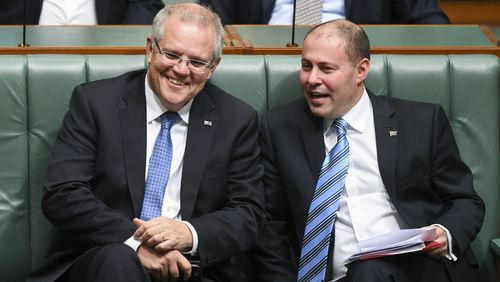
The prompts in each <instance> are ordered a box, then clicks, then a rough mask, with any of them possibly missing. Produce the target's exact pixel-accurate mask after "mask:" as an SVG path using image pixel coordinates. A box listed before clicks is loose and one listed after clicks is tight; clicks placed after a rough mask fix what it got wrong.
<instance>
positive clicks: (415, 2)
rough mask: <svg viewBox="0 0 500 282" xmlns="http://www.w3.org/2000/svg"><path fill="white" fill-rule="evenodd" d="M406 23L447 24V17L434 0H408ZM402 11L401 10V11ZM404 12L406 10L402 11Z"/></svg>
mask: <svg viewBox="0 0 500 282" xmlns="http://www.w3.org/2000/svg"><path fill="white" fill-rule="evenodd" d="M407 2H408V4H407V5H408V8H409V10H408V16H404V15H402V16H401V17H403V18H404V17H407V18H408V20H407V23H412V24H449V23H450V21H449V19H448V17H447V16H446V15H445V14H444V13H443V11H442V10H441V9H440V8H439V6H438V3H437V2H436V0H409V1H407ZM397 11H399V10H397ZM402 12H403V11H402ZM404 13H406V12H404Z"/></svg>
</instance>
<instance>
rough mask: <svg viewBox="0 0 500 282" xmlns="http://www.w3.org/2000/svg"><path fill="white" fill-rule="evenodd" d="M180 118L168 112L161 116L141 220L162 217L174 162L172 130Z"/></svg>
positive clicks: (150, 163) (149, 168)
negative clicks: (171, 165)
mask: <svg viewBox="0 0 500 282" xmlns="http://www.w3.org/2000/svg"><path fill="white" fill-rule="evenodd" d="M179 118H180V116H179V115H178V114H177V113H175V112H166V113H164V114H163V115H162V116H161V130H160V133H159V134H158V137H156V141H155V145H154V147H153V152H152V153H151V157H150V158H149V167H148V176H147V177H146V191H145V192H144V200H143V202H142V211H141V219H142V220H150V219H151V218H155V217H158V216H160V215H161V209H162V205H163V196H164V195H165V188H166V186H167V182H168V176H169V174H170V163H171V162H172V139H171V138H170V129H171V128H172V126H173V125H174V124H176V123H177V121H178V120H179Z"/></svg>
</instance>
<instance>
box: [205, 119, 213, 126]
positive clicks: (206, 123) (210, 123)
mask: <svg viewBox="0 0 500 282" xmlns="http://www.w3.org/2000/svg"><path fill="white" fill-rule="evenodd" d="M203 125H204V126H212V122H211V121H209V120H204V121H203Z"/></svg>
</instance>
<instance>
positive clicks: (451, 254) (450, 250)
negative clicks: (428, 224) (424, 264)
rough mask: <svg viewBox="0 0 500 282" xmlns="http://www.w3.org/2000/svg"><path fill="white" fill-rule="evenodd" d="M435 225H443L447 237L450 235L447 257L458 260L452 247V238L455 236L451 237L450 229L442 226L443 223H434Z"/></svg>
mask: <svg viewBox="0 0 500 282" xmlns="http://www.w3.org/2000/svg"><path fill="white" fill-rule="evenodd" d="M433 225H434V226H438V227H441V228H442V229H443V230H444V232H446V237H448V253H447V254H446V256H445V257H446V258H447V259H448V260H450V261H457V256H456V255H455V254H454V253H453V249H452V242H451V240H452V239H453V238H452V237H451V233H450V231H448V229H447V228H446V227H444V226H442V225H441V224H433Z"/></svg>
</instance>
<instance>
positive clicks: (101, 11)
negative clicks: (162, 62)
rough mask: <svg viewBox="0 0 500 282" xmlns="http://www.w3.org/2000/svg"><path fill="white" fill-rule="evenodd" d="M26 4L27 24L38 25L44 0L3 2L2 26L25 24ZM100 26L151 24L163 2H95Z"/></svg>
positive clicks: (158, 0) (107, 0) (115, 0)
mask: <svg viewBox="0 0 500 282" xmlns="http://www.w3.org/2000/svg"><path fill="white" fill-rule="evenodd" d="M24 2H26V24H31V25H33V24H34V25H36V24H38V20H39V19H40V12H41V10H42V3H43V0H2V1H1V3H0V24H23V12H24V10H23V8H24ZM95 5H96V13H97V23H98V24H151V23H152V22H153V18H154V16H155V15H156V13H158V11H159V10H160V9H161V8H163V6H164V4H163V2H162V0H141V1H132V0H95Z"/></svg>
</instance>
